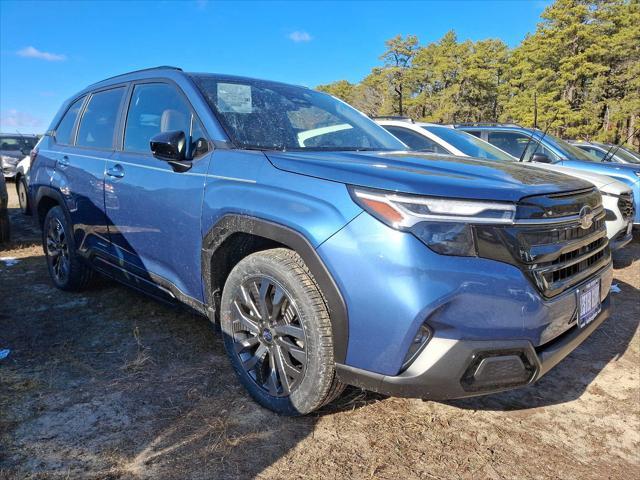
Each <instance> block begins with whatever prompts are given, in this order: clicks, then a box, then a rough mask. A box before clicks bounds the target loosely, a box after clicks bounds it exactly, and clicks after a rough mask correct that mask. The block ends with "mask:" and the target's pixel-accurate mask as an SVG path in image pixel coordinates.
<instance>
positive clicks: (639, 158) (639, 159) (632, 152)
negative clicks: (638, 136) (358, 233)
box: [620, 147, 640, 162]
mask: <svg viewBox="0 0 640 480" xmlns="http://www.w3.org/2000/svg"><path fill="white" fill-rule="evenodd" d="M620 150H623V151H625V152H627V153H628V154H629V155H631V156H632V157H633V158H635V160H636V162H640V152H636V151H635V150H631V149H630V148H627V147H620Z"/></svg>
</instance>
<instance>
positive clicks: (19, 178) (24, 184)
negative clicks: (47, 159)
mask: <svg viewBox="0 0 640 480" xmlns="http://www.w3.org/2000/svg"><path fill="white" fill-rule="evenodd" d="M34 148H35V147H34ZM30 167H31V155H27V156H26V157H24V158H23V159H22V160H20V161H19V162H18V164H17V165H16V175H15V182H16V193H17V194H18V202H19V204H20V210H21V211H22V213H24V214H25V215H31V208H30V206H29V195H28V190H29V189H28V185H29V183H28V182H29V168H30Z"/></svg>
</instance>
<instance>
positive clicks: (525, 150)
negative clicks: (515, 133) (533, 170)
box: [520, 110, 560, 162]
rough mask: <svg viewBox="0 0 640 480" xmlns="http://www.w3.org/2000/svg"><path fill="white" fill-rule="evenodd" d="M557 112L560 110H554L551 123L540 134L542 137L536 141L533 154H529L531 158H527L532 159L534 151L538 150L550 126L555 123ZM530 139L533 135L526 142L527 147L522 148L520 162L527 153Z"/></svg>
mask: <svg viewBox="0 0 640 480" xmlns="http://www.w3.org/2000/svg"><path fill="white" fill-rule="evenodd" d="M559 111H560V110H556V113H555V115H554V116H553V118H552V119H551V121H550V122H549V123H548V124H547V127H546V128H545V129H544V132H542V137H540V138H539V139H538V140H536V148H534V149H533V152H531V156H530V157H529V158H533V156H534V155H535V154H536V150H538V147H539V146H540V144H541V143H542V140H544V137H545V136H546V135H547V132H548V131H549V128H550V127H551V125H553V122H555V121H556V118H558V112H559ZM532 137H533V135H531V137H529V140H528V141H527V146H526V147H524V151H523V152H522V155H520V161H521V162H522V161H523V159H524V155H525V153H527V148H529V143H530V142H531V138H532Z"/></svg>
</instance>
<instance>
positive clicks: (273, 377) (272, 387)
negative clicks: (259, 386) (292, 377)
mask: <svg viewBox="0 0 640 480" xmlns="http://www.w3.org/2000/svg"><path fill="white" fill-rule="evenodd" d="M269 367H270V368H269V376H268V377H267V383H266V385H267V388H268V389H269V394H271V395H273V396H274V397H275V396H276V395H278V373H277V371H276V366H275V360H274V358H273V355H269Z"/></svg>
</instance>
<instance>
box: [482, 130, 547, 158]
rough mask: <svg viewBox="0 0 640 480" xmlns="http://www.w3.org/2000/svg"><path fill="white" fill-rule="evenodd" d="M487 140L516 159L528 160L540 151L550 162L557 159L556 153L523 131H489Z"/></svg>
mask: <svg viewBox="0 0 640 480" xmlns="http://www.w3.org/2000/svg"><path fill="white" fill-rule="evenodd" d="M488 140H489V143H491V144H492V145H495V146H496V147H498V148H499V149H500V150H504V151H505V152H507V153H509V154H511V155H513V156H514V157H516V158H518V159H519V158H521V157H522V158H523V160H525V161H528V160H529V158H530V157H531V155H533V153H542V154H544V155H546V156H547V157H549V159H551V161H552V162H553V161H556V160H558V157H557V155H555V154H554V153H553V152H552V151H551V150H549V149H547V148H545V147H544V146H543V145H541V144H540V143H539V142H537V141H536V140H534V139H530V137H529V136H528V135H525V134H523V133H517V132H489V136H488ZM525 148H526V149H527V154H526V155H524V157H523V156H522V153H523V152H524V149H525Z"/></svg>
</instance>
